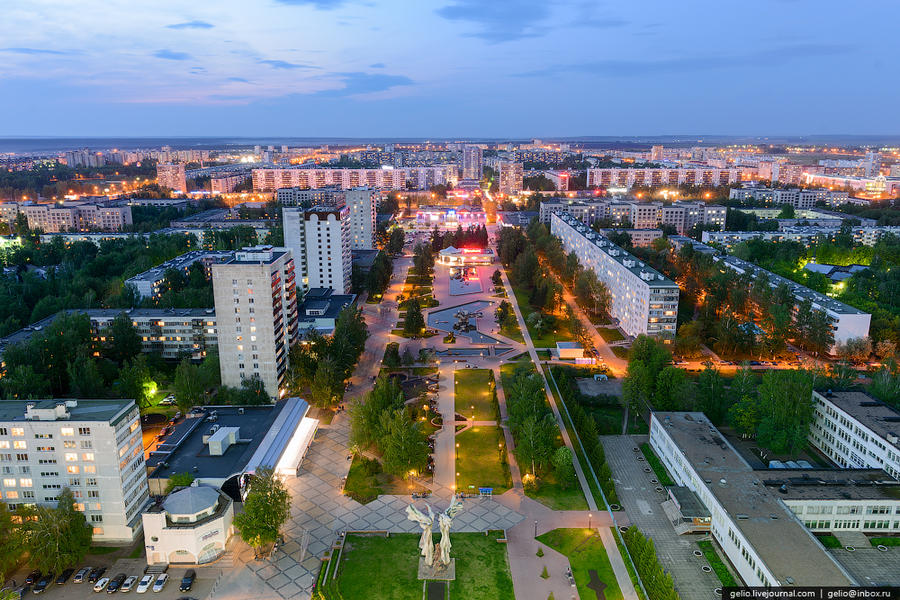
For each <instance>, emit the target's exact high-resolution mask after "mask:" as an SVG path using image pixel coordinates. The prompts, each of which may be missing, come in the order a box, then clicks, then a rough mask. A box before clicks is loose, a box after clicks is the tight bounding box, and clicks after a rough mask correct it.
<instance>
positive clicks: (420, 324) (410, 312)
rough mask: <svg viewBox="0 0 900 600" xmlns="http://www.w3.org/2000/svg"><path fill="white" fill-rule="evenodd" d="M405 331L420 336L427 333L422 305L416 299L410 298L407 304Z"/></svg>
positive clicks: (407, 333)
mask: <svg viewBox="0 0 900 600" xmlns="http://www.w3.org/2000/svg"><path fill="white" fill-rule="evenodd" d="M403 333H405V334H406V335H412V336H420V335H422V334H423V333H425V317H424V316H422V307H421V306H420V305H419V301H418V300H416V299H413V300H410V301H409V302H408V303H407V305H406V319H405V320H404V322H403Z"/></svg>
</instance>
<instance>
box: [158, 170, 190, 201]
mask: <svg viewBox="0 0 900 600" xmlns="http://www.w3.org/2000/svg"><path fill="white" fill-rule="evenodd" d="M156 183H157V184H159V187H161V188H168V189H170V190H172V191H175V192H180V193H182V194H184V193H187V191H188V188H187V177H186V174H185V171H184V164H183V163H178V164H172V163H159V164H158V165H156Z"/></svg>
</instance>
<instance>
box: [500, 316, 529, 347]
mask: <svg viewBox="0 0 900 600" xmlns="http://www.w3.org/2000/svg"><path fill="white" fill-rule="evenodd" d="M500 334H501V335H505V336H506V337H508V338H509V339H511V340H515V341H517V342H519V343H520V344H524V343H525V336H523V335H522V330H521V329H519V320H518V319H509V323H506V324H504V325H503V327H501V328H500Z"/></svg>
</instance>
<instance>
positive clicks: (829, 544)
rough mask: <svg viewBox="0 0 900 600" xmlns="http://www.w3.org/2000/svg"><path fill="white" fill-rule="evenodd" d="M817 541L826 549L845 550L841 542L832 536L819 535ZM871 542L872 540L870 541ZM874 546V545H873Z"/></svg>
mask: <svg viewBox="0 0 900 600" xmlns="http://www.w3.org/2000/svg"><path fill="white" fill-rule="evenodd" d="M816 539H817V540H819V542H821V544H822V545H823V546H825V547H826V548H843V547H844V546H843V544H841V541H840V540H839V539H837V538H836V537H835V536H833V535H831V534H821V535H819V534H817V535H816ZM873 539H874V538H873ZM869 541H871V540H869ZM873 545H874V544H873Z"/></svg>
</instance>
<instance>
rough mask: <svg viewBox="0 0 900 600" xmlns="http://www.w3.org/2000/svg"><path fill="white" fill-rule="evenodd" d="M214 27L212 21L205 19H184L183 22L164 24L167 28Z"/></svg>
mask: <svg viewBox="0 0 900 600" xmlns="http://www.w3.org/2000/svg"><path fill="white" fill-rule="evenodd" d="M213 27H215V25H213V24H212V23H207V22H206V21H186V22H184V23H173V24H172V25H166V28H167V29H212V28H213Z"/></svg>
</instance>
